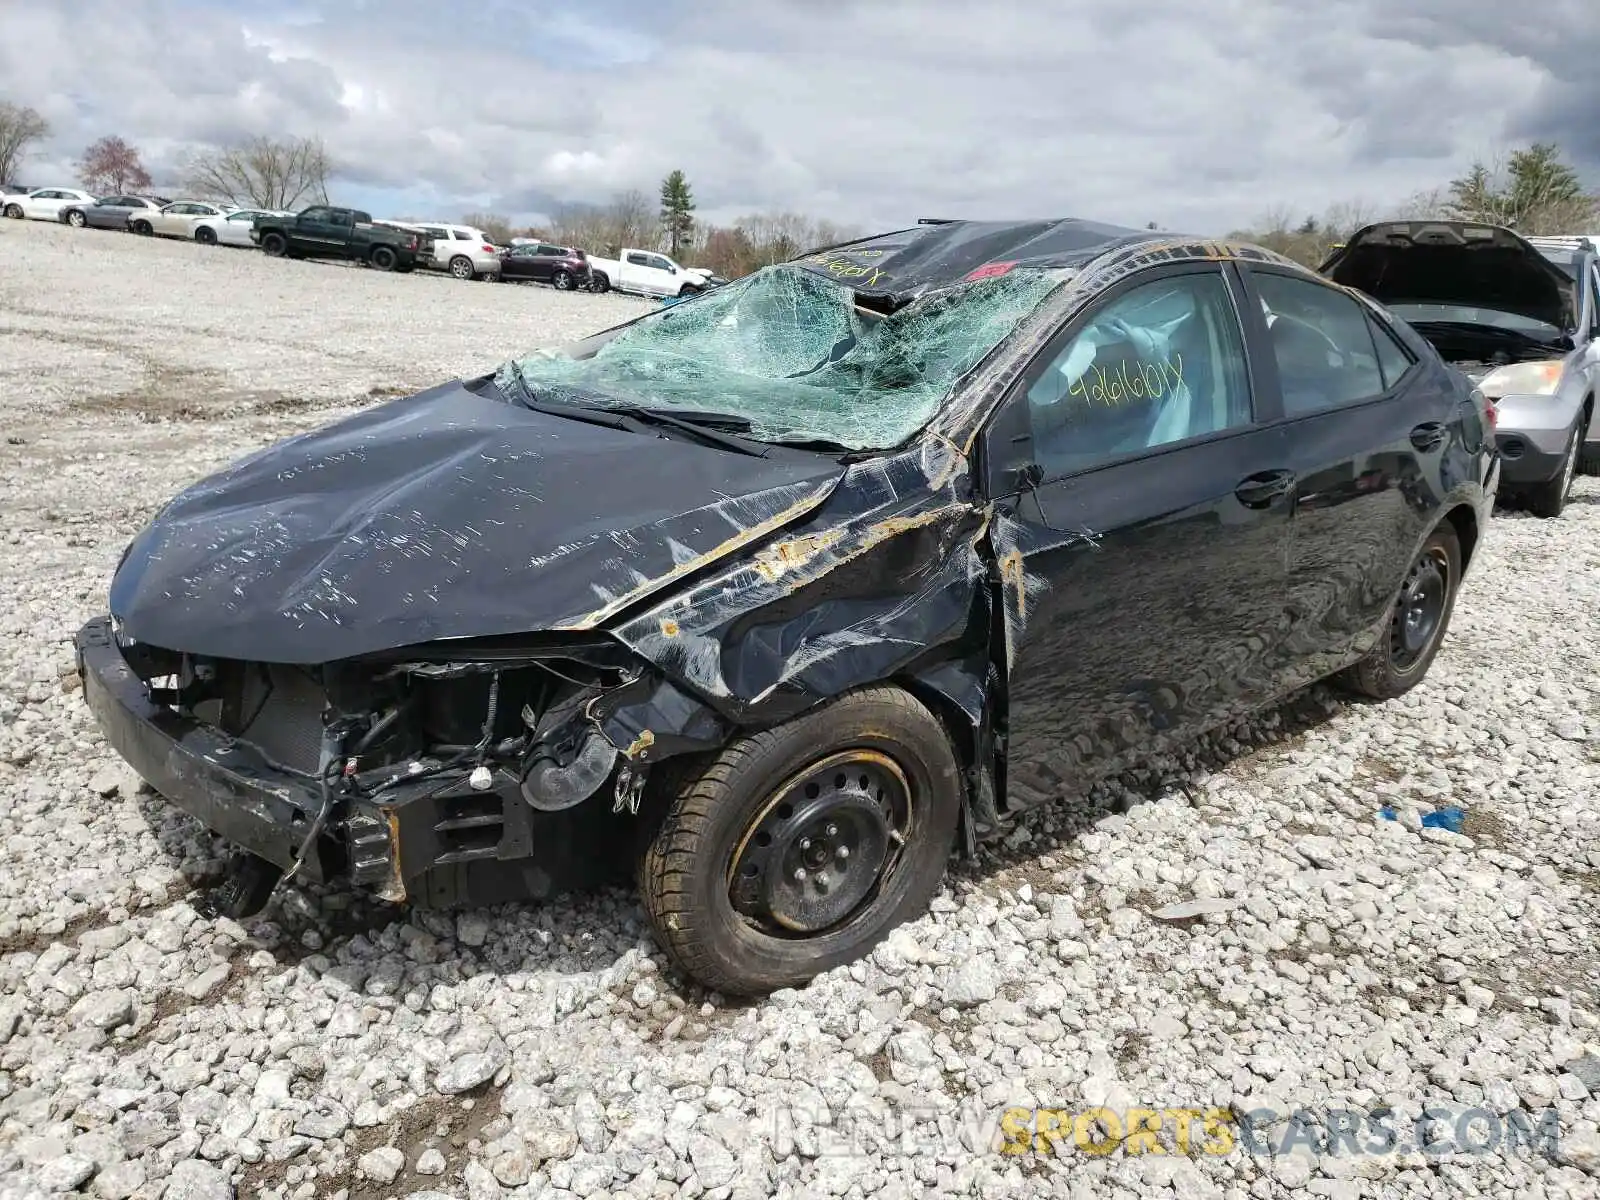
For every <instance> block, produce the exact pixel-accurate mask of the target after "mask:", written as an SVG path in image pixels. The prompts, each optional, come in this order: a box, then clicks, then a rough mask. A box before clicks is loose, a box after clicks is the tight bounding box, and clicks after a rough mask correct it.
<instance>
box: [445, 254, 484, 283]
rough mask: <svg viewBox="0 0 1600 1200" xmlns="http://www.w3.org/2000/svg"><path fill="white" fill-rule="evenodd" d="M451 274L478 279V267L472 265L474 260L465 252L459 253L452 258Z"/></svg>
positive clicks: (460, 277)
mask: <svg viewBox="0 0 1600 1200" xmlns="http://www.w3.org/2000/svg"><path fill="white" fill-rule="evenodd" d="M450 274H452V275H454V276H455V277H456V278H457V279H476V278H477V275H478V268H477V267H475V266H473V265H472V260H471V259H470V258H468V257H467V256H466V255H465V254H458V255H456V256H455V257H454V258H452V259H451V260H450Z"/></svg>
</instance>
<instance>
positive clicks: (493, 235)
mask: <svg viewBox="0 0 1600 1200" xmlns="http://www.w3.org/2000/svg"><path fill="white" fill-rule="evenodd" d="M461 223H462V224H463V225H471V226H472V227H473V228H474V229H477V230H480V231H482V232H483V234H484V235H485V236H486V237H488V239H489V240H490V241H491V242H493V243H494V244H495V245H497V246H504V245H505V244H506V243H507V242H509V241H510V240H511V236H512V234H511V218H509V217H502V216H501V215H500V214H499V213H492V212H469V213H467V214H466V216H464V217H462V218H461Z"/></svg>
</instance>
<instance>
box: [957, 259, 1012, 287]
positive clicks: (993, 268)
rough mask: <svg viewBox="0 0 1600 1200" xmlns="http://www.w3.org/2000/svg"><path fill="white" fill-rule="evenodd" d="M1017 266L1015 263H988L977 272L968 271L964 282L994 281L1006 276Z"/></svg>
mask: <svg viewBox="0 0 1600 1200" xmlns="http://www.w3.org/2000/svg"><path fill="white" fill-rule="evenodd" d="M1016 265H1017V264H1016V262H1015V261H1012V262H996V263H986V264H985V265H983V266H981V267H979V268H978V269H977V270H975V271H968V272H967V274H966V278H965V280H964V282H966V283H971V282H972V281H973V280H975V279H994V278H996V277H998V276H1000V275H1004V274H1005V273H1006V272H1007V271H1009V270H1011V268H1012V267H1014V266H1016Z"/></svg>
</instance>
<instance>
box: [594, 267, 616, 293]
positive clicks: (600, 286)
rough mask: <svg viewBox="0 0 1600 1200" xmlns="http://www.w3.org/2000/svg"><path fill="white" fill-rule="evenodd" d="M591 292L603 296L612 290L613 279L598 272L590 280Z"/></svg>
mask: <svg viewBox="0 0 1600 1200" xmlns="http://www.w3.org/2000/svg"><path fill="white" fill-rule="evenodd" d="M589 290H590V291H591V292H593V293H594V294H595V295H597V296H598V295H602V294H604V293H606V292H609V291H610V290H611V277H610V276H609V275H605V274H602V273H601V272H599V271H596V272H595V273H594V274H593V275H592V276H590V278H589Z"/></svg>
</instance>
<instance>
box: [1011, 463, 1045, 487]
mask: <svg viewBox="0 0 1600 1200" xmlns="http://www.w3.org/2000/svg"><path fill="white" fill-rule="evenodd" d="M1043 482H1044V468H1043V467H1041V466H1040V465H1039V464H1038V463H1027V464H1026V465H1024V466H1020V467H1018V468H1017V469H1016V471H1015V472H1014V474H1013V479H1012V485H1011V486H1012V487H1014V488H1015V489H1016V490H1017V491H1019V492H1021V491H1026V490H1028V489H1029V488H1036V487H1038V486H1039V485H1040V484H1041V483H1043Z"/></svg>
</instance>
